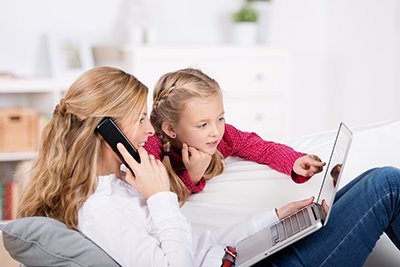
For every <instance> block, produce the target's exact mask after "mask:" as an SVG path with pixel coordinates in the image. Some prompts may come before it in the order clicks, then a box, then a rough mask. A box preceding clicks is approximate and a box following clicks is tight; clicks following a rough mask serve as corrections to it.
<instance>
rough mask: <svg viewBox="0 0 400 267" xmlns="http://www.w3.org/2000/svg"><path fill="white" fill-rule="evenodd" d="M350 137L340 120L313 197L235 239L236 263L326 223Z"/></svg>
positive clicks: (252, 260) (254, 260)
mask: <svg viewBox="0 0 400 267" xmlns="http://www.w3.org/2000/svg"><path fill="white" fill-rule="evenodd" d="M352 138H353V133H352V132H351V131H350V129H349V128H348V127H347V126H346V125H345V124H344V123H343V122H342V123H340V125H339V129H338V131H337V134H336V138H335V143H334V145H333V148H332V152H331V155H330V158H329V161H328V164H327V165H326V168H325V174H324V178H323V180H322V184H321V188H320V190H319V194H318V198H317V201H316V202H315V203H313V204H311V205H309V206H307V207H305V208H303V209H302V210H300V211H297V212H295V213H294V214H291V215H289V216H287V217H285V218H282V219H281V220H279V221H277V222H276V223H274V224H272V225H270V226H268V227H266V228H264V229H262V230H261V231H259V232H257V233H255V234H254V235H251V236H249V237H247V238H246V239H243V240H241V241H239V242H238V243H237V245H236V251H237V257H236V266H240V267H245V266H251V265H252V264H255V263H257V262H258V261H260V260H262V259H264V258H266V257H268V256H270V255H272V254H273V253H275V252H277V251H279V250H281V249H283V248H285V247H287V246H288V245H290V244H293V243H294V242H296V241H298V240H300V239H302V238H304V237H305V236H308V235H310V234H311V233H313V232H315V231H317V230H318V229H320V228H321V227H323V226H324V225H326V224H327V222H328V218H329V214H330V211H331V209H330V207H332V205H333V201H334V199H335V195H336V190H337V187H338V185H339V181H340V177H341V175H342V173H343V169H344V165H345V161H346V158H347V154H348V152H349V149H350V144H351V141H352Z"/></svg>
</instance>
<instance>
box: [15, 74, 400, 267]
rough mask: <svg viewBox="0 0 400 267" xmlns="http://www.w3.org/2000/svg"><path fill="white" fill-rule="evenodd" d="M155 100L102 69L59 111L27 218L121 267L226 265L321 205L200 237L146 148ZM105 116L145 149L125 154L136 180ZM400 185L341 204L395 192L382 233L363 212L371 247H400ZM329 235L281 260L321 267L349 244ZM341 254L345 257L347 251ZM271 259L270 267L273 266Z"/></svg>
mask: <svg viewBox="0 0 400 267" xmlns="http://www.w3.org/2000/svg"><path fill="white" fill-rule="evenodd" d="M146 98H147V88H146V87H145V86H144V85H143V84H142V83H141V82H139V81H138V80H137V79H136V78H135V77H133V76H132V75H129V74H127V73H125V72H123V71H121V70H118V69H115V68H109V67H99V68H94V69H92V70H89V71H87V72H86V73H84V74H83V75H82V76H80V77H79V78H78V79H77V80H76V81H75V82H74V83H73V84H72V85H71V87H70V88H69V90H68V91H67V93H66V94H65V96H64V98H63V99H62V100H61V101H60V103H59V104H58V105H57V107H56V109H55V111H54V114H53V118H52V119H51V121H50V122H49V124H48V125H47V126H46V128H45V130H44V132H43V135H42V143H41V145H40V149H39V156H38V158H37V159H36V161H35V164H34V166H33V168H32V171H31V173H30V181H29V184H28V186H27V188H26V189H25V191H24V194H23V197H22V200H21V203H20V206H19V217H28V216H47V217H51V218H55V219H57V220H59V221H61V222H63V223H65V224H66V225H67V226H68V227H70V228H72V229H79V230H80V231H81V232H83V233H84V234H85V235H87V236H88V237H89V238H90V239H91V240H93V241H94V242H95V243H96V244H98V245H99V246H100V247H101V248H102V249H103V250H105V251H106V252H107V253H108V254H109V255H110V256H111V257H113V258H114V259H115V260H116V261H117V262H118V263H119V264H121V265H122V266H221V264H222V259H223V257H224V255H225V256H229V253H230V252H229V253H225V251H224V248H225V247H226V246H227V245H235V244H236V243H237V242H238V241H239V240H241V239H243V238H245V237H247V236H249V235H251V234H253V233H255V232H256V231H258V230H260V229H262V228H264V227H266V226H268V225H269V224H270V223H271V218H273V217H274V216H275V219H277V218H278V216H279V217H282V216H285V215H286V214H289V213H291V212H293V211H295V210H298V209H300V208H302V207H304V206H306V205H308V204H310V203H311V202H312V198H310V199H307V200H303V201H298V202H293V203H289V204H288V205H286V206H284V207H282V208H279V209H277V212H276V213H275V210H272V211H269V212H266V213H265V214H261V215H258V216H256V217H253V218H251V219H249V220H248V221H245V222H243V223H241V224H237V225H234V226H230V227H226V228H224V229H221V230H218V231H214V232H210V231H208V232H205V233H203V234H201V235H194V234H193V233H192V231H191V226H190V224H189V223H188V221H187V219H186V218H185V217H184V216H183V215H182V214H181V212H180V210H179V203H178V199H177V196H176V194H175V193H173V192H170V189H169V188H170V181H169V180H168V175H167V173H166V170H165V168H164V166H163V165H162V164H161V162H160V161H159V160H156V159H155V158H154V156H152V155H148V154H147V152H146V151H145V150H144V149H143V148H142V146H143V144H144V142H146V140H147V138H148V137H149V136H152V135H153V134H154V129H153V127H152V126H151V124H150V123H149V120H148V117H147V105H146V102H147V101H146ZM104 117H111V118H112V119H114V121H115V122H116V124H117V125H118V126H119V127H120V128H121V130H122V131H123V132H124V133H125V135H126V136H127V137H128V138H129V139H130V140H131V142H132V143H133V145H134V146H136V147H137V148H138V152H139V155H140V160H141V163H137V162H136V161H135V159H134V158H133V157H132V156H130V155H129V154H128V153H127V151H126V150H125V148H124V147H121V145H119V151H120V152H121V153H122V155H123V157H124V159H125V161H126V162H127V164H128V166H129V167H130V168H131V169H132V170H133V173H134V175H133V174H132V173H131V172H130V171H129V170H128V171H127V172H126V173H125V172H123V171H121V168H120V165H121V159H120V158H118V156H117V155H116V154H115V153H114V151H113V150H112V149H111V148H110V147H109V146H108V145H107V144H106V142H105V141H104V140H103V139H102V138H101V137H100V135H98V133H97V132H96V131H95V129H96V126H97V125H98V124H99V123H100V122H101V121H102V119H103V118H104ZM399 176H400V172H399V170H397V169H381V170H372V171H370V172H369V173H367V174H366V175H364V176H360V178H358V179H357V180H356V181H357V182H354V183H353V184H352V186H351V187H347V189H346V190H345V191H343V193H342V194H341V197H340V200H339V201H341V202H342V203H343V204H342V205H349V206H354V205H356V204H358V203H359V202H354V200H355V199H356V198H357V199H358V200H359V201H364V202H363V206H365V209H367V210H368V208H372V206H371V205H374V204H373V202H369V201H365V200H366V198H368V199H372V198H370V197H368V195H367V193H369V192H372V191H373V190H374V189H375V188H376V187H378V186H382V187H385V188H386V190H385V191H384V192H382V193H381V192H379V191H377V192H375V194H377V195H382V194H385V196H390V197H389V198H387V197H385V198H384V199H382V201H381V202H380V204H379V206H378V208H379V209H378V211H379V210H381V209H380V208H381V207H384V208H385V214H379V215H380V219H381V220H382V225H379V226H378V225H376V224H373V221H374V220H375V217H374V216H372V215H371V214H370V213H365V214H363V213H362V212H363V211H365V209H364V208H363V209H359V210H358V212H359V213H360V214H361V215H363V216H364V217H365V218H366V219H367V221H368V224H367V226H368V227H367V228H365V229H368V230H371V229H372V230H374V234H373V235H370V237H371V241H370V242H371V243H373V242H376V240H377V238H379V235H380V234H382V232H383V231H384V230H386V229H388V230H389V229H391V230H393V231H392V236H393V237H394V238H397V237H398V236H399V233H398V231H399V228H398V226H399V221H400V219H399V213H400V207H399V206H400V200H399V196H398V194H399V191H400V190H399V180H400V178H399ZM375 178H377V179H375ZM385 178H386V179H385ZM388 185H390V187H389V186H388ZM355 189H358V190H363V192H365V194H366V196H358V195H355V194H352V193H351V190H355ZM339 201H338V202H339ZM353 202H354V203H353ZM374 207H375V206H374ZM334 210H335V209H333V211H332V212H334ZM337 210H339V209H337ZM271 214H274V216H271ZM334 218H335V214H332V219H331V221H330V223H329V224H328V227H329V225H332V227H333V226H335V225H337V224H338V221H337V220H335V219H334ZM355 219H357V220H358V219H359V216H355ZM355 219H352V221H354V220H355ZM370 221H371V222H370ZM364 225H365V223H364ZM392 226H393V227H392ZM395 226H396V227H395ZM328 227H327V230H326V231H324V229H322V230H320V231H319V232H322V233H321V234H319V232H318V233H317V234H319V236H318V238H315V236H314V235H312V236H311V237H310V238H308V239H307V240H310V239H311V238H314V239H316V240H314V243H313V244H308V245H307V244H304V248H306V250H304V251H303V252H304V254H300V255H297V254H296V253H293V254H292V248H289V249H286V250H284V251H283V252H282V254H279V255H281V256H279V255H277V256H275V258H273V259H272V260H273V261H281V262H279V263H280V264H284V265H285V264H286V265H288V264H295V263H298V264H301V263H302V262H301V260H302V259H301V258H300V257H301V256H303V255H306V256H307V257H308V256H309V254H312V255H311V256H309V258H307V262H306V263H307V264H308V263H310V264H308V265H319V264H320V263H321V262H320V258H319V257H318V256H319V255H320V253H321V252H322V251H324V250H325V248H324V249H317V250H316V249H315V248H321V246H320V245H321V244H324V242H325V240H329V241H330V243H329V245H330V246H334V245H337V244H338V243H339V241H340V240H337V239H338V238H336V237H335V235H333V234H332V231H334V230H332V229H331V230H328ZM392 228H393V229H392ZM363 229H364V228H363ZM345 230H347V229H345ZM341 233H344V234H346V233H348V232H346V231H342V232H341ZM378 234H379V235H378ZM397 240H398V239H397ZM352 241H353V239H349V240H346V241H344V244H345V245H346V246H349V245H352V246H354V247H356V248H358V246H359V244H358V243H357V244H355V243H351V242H352ZM300 242H303V243H304V242H305V241H300ZM310 243H311V242H310ZM342 243H343V242H342ZM368 244H369V243H368ZM397 245H398V243H397ZM346 246H345V247H344V248H346V249H347V247H346ZM306 252H308V254H307V253H306ZM311 252H314V253H311ZM315 252H317V253H315ZM335 252H336V253H339V254H340V252H341V249H340V250H338V251H337V250H335ZM364 254H365V253H363V254H362V255H352V254H350V253H347V254H346V257H345V258H341V257H337V258H336V257H335V258H333V260H336V259H338V260H345V261H347V263H349V262H350V260H353V258H354V257H355V259H357V260H358V261H356V263H358V262H361V261H362V260H365V258H366V257H364ZM286 259H290V261H287V260H286ZM269 260H270V259H267V261H265V262H263V263H262V264H264V263H265V264H269ZM328 263H335V262H334V261H329V262H328ZM339 263H340V262H339ZM307 264H306V265H307Z"/></svg>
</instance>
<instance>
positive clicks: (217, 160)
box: [150, 68, 223, 203]
mask: <svg viewBox="0 0 400 267" xmlns="http://www.w3.org/2000/svg"><path fill="white" fill-rule="evenodd" d="M218 94H222V92H221V89H220V87H219V85H218V83H217V82H216V81H215V80H214V79H212V78H210V77H209V76H207V75H206V74H204V73H203V72H202V71H200V70H198V69H192V68H187V69H182V70H178V71H175V72H170V73H167V74H164V75H163V76H162V77H161V78H160V79H159V80H158V82H157V84H156V86H155V89H154V93H153V109H152V111H151V115H150V121H151V123H152V124H153V127H154V129H155V132H156V134H157V136H158V137H159V138H160V140H161V143H162V144H163V149H164V151H165V152H169V151H170V149H171V141H172V140H171V138H170V137H169V136H168V135H167V134H165V133H164V132H163V130H162V124H163V122H169V123H177V122H178V121H179V119H180V115H181V112H182V110H183V109H184V107H185V103H186V102H187V101H188V100H190V99H192V98H207V97H210V96H215V95H218ZM163 163H164V166H165V167H166V169H167V172H168V175H169V178H170V184H171V190H172V191H173V192H175V193H176V194H177V195H178V198H179V200H180V201H181V202H183V203H184V202H185V201H186V199H187V198H188V196H189V192H188V189H187V188H186V186H185V184H184V183H183V182H182V180H181V179H180V178H179V176H178V175H177V174H176V172H175V171H174V169H173V168H172V165H171V162H170V159H169V157H168V156H164V158H163ZM222 171H223V164H222V155H221V153H220V152H219V151H218V150H217V152H216V153H215V154H214V155H213V157H212V159H211V163H210V165H209V166H208V168H207V170H206V172H205V174H204V178H205V179H207V180H208V179H211V178H212V177H214V176H216V175H218V174H220V173H221V172H222Z"/></svg>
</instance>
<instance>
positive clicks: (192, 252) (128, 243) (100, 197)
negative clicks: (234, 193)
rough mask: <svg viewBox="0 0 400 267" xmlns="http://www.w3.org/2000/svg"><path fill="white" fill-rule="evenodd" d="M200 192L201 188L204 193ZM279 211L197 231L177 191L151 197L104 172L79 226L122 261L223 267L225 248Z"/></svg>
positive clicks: (132, 264)
mask: <svg viewBox="0 0 400 267" xmlns="http://www.w3.org/2000/svg"><path fill="white" fill-rule="evenodd" d="M200 194H201V193H200ZM277 219H278V218H277V216H276V213H275V211H274V210H271V211H269V212H267V213H265V214H262V215H259V216H255V217H252V218H251V219H249V220H247V221H245V222H242V223H239V224H236V225H230V226H227V227H225V228H223V229H218V230H213V231H206V232H204V233H202V234H200V235H196V234H194V233H192V229H191V226H190V224H189V222H188V220H187V219H186V217H185V216H183V214H182V213H181V212H180V210H179V204H178V200H177V196H176V194H175V193H172V192H160V193H156V194H154V195H153V196H151V197H149V198H148V199H147V201H146V199H145V198H144V197H143V196H142V195H141V194H140V193H139V192H138V191H136V190H135V188H133V187H132V186H130V185H129V184H127V183H125V182H124V181H122V180H121V179H118V178H117V177H116V176H115V175H114V174H111V175H108V176H99V182H98V186H97V189H96V191H95V192H94V194H93V195H91V196H90V197H89V198H88V199H87V201H86V202H85V203H84V205H83V206H82V208H81V209H80V210H79V212H78V229H79V230H80V231H81V232H82V233H84V234H85V235H86V236H88V237H89V238H90V239H91V240H93V241H94V242H95V243H96V244H97V245H99V246H100V247H101V248H102V249H104V250H105V251H106V252H107V253H108V254H109V255H110V256H111V257H113V258H114V259H115V260H116V261H117V262H118V263H119V264H121V265H122V266H125V267H128V266H157V267H158V266H207V267H209V266H221V264H222V258H223V256H224V247H226V246H227V245H231V246H235V245H236V243H237V242H238V241H239V240H241V239H243V238H246V237H248V236H249V235H251V234H253V233H255V232H256V231H258V230H260V229H262V228H264V227H266V226H268V225H270V224H271V223H272V222H274V221H276V220H277Z"/></svg>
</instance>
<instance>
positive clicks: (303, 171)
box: [293, 155, 325, 177]
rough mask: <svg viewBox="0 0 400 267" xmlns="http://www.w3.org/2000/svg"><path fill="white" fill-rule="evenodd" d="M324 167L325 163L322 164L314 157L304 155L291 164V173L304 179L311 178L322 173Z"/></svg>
mask: <svg viewBox="0 0 400 267" xmlns="http://www.w3.org/2000/svg"><path fill="white" fill-rule="evenodd" d="M324 166H325V162H322V161H321V159H320V158H318V157H317V156H316V155H304V156H302V157H300V158H298V159H296V161H295V162H294V164H293V171H294V172H295V173H296V174H297V175H301V176H304V177H311V176H313V175H314V174H317V173H319V172H321V171H322V167H324Z"/></svg>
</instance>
